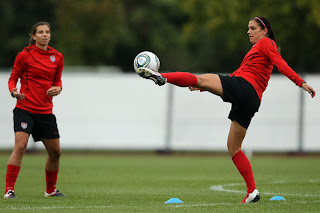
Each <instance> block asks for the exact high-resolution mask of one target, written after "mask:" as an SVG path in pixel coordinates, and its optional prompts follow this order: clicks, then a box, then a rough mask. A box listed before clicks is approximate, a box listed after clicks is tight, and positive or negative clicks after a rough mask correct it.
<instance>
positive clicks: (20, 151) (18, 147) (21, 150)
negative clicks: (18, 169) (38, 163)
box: [14, 144, 27, 156]
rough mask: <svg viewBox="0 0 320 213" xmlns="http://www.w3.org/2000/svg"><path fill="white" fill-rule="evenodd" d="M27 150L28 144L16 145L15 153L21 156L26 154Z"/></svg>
mask: <svg viewBox="0 0 320 213" xmlns="http://www.w3.org/2000/svg"><path fill="white" fill-rule="evenodd" d="M26 149H27V144H16V145H15V146H14V152H15V153H16V154H18V155H20V156H22V155H23V154H24V152H25V151H26Z"/></svg>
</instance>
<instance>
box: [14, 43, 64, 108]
mask: <svg viewBox="0 0 320 213" xmlns="http://www.w3.org/2000/svg"><path fill="white" fill-rule="evenodd" d="M62 70H63V55H62V54H61V53H60V52H58V51H57V50H55V49H54V48H52V47H49V46H48V50H47V51H45V50H42V49H40V48H38V47H37V46H36V45H32V46H28V47H25V48H24V49H23V50H22V51H21V52H20V53H18V55H17V56H16V59H15V62H14V65H13V69H12V73H11V76H10V78H9V82H8V86H9V90H10V92H11V91H12V90H13V89H14V88H16V85H17V82H18V79H20V84H21V88H20V93H24V94H25V99H22V100H17V104H16V107H18V108H20V109H23V110H26V111H29V112H31V113H34V114H52V107H53V104H52V97H51V96H48V95H47V94H46V92H47V90H48V89H49V88H51V87H52V86H60V87H61V89H62V82H61V75H62Z"/></svg>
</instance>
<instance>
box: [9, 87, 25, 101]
mask: <svg viewBox="0 0 320 213" xmlns="http://www.w3.org/2000/svg"><path fill="white" fill-rule="evenodd" d="M11 95H12V97H14V98H16V99H18V100H22V99H24V98H25V95H24V93H19V92H18V90H17V88H14V89H13V90H12V91H11Z"/></svg>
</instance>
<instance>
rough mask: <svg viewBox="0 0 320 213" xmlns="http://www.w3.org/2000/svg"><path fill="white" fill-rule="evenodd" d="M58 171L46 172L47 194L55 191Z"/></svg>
mask: <svg viewBox="0 0 320 213" xmlns="http://www.w3.org/2000/svg"><path fill="white" fill-rule="evenodd" d="M58 171H59V170H55V171H48V170H46V183H47V190H46V192H47V193H48V194H50V193H52V192H54V190H55V189H56V184H57V179H58Z"/></svg>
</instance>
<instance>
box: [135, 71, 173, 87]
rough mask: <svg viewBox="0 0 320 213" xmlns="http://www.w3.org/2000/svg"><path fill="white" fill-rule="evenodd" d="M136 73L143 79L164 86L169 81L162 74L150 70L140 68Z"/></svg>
mask: <svg viewBox="0 0 320 213" xmlns="http://www.w3.org/2000/svg"><path fill="white" fill-rule="evenodd" d="M136 72H137V73H138V74H139V75H140V76H141V77H142V78H146V79H150V80H152V81H154V83H155V84H157V85H159V86H162V85H164V84H165V83H167V79H166V78H165V77H163V76H162V75H161V74H160V73H158V72H155V71H153V70H151V69H149V68H145V67H140V68H138V69H137V70H136Z"/></svg>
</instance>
